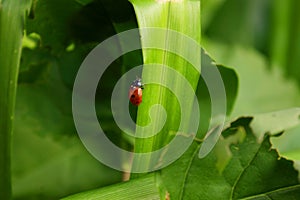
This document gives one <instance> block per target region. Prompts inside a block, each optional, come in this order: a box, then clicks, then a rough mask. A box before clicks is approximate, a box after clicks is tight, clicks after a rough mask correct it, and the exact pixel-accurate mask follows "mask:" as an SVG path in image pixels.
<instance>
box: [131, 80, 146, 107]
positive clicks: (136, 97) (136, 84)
mask: <svg viewBox="0 0 300 200" xmlns="http://www.w3.org/2000/svg"><path fill="white" fill-rule="evenodd" d="M143 89H144V86H143V84H142V79H141V78H136V79H135V81H133V82H132V83H131V85H130V88H129V94H128V97H129V100H130V102H131V103H132V104H133V105H135V106H138V105H140V103H142V95H143Z"/></svg>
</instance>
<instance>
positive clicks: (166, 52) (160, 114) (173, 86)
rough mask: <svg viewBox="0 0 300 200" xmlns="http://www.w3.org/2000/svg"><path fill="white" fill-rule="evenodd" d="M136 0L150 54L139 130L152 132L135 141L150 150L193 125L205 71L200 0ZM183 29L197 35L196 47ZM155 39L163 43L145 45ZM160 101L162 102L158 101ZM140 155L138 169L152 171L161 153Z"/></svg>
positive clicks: (137, 148) (146, 54) (146, 56)
mask: <svg viewBox="0 0 300 200" xmlns="http://www.w3.org/2000/svg"><path fill="white" fill-rule="evenodd" d="M131 3H132V4H133V6H134V9H135V12H136V15H137V20H138V24H139V28H141V31H140V34H141V43H142V47H143V59H144V68H143V74H142V79H143V81H144V83H145V89H144V90H143V102H142V104H141V105H140V106H139V109H138V118H137V124H138V125H139V126H138V127H137V130H136V135H137V136H142V137H149V136H152V137H149V138H137V139H136V141H135V152H136V153H144V152H152V151H154V150H158V149H160V148H161V147H162V146H163V145H165V144H167V143H168V141H170V139H171V138H172V137H173V136H172V135H173V134H172V132H177V131H180V132H183V133H187V132H188V131H189V128H190V127H189V126H190V117H191V114H192V109H193V103H194V93H195V90H196V86H197V84H198V80H199V76H200V37H201V34H200V1H197V0H196V1H190V0H183V1H154V0H147V1H144V0H132V1H131ZM186 24H193V26H186ZM148 27H156V28H161V29H155V30H159V31H157V32H156V33H155V31H154V32H153V30H152V32H151V29H143V28H148ZM176 33H177V34H176ZM178 33H179V35H180V34H184V35H185V36H187V37H188V38H189V39H192V40H193V41H194V43H196V44H197V45H196V47H195V48H194V47H193V46H190V45H189V44H190V43H189V42H187V41H186V40H185V39H186V38H184V37H182V36H181V35H180V36H181V37H180V36H179V35H178ZM149 44H151V45H152V46H153V45H154V46H156V47H157V46H159V47H160V48H159V47H157V49H154V48H152V49H146V48H145V46H147V45H148V46H149ZM151 45H150V46H151ZM189 52H193V54H190V53H189ZM176 54H177V55H176ZM178 54H179V55H178ZM186 55H190V56H186ZM185 56H186V57H185ZM189 58H192V59H193V61H190V60H188V59H189ZM191 63H193V65H194V66H193V65H192V64H191ZM162 65H164V66H167V67H162ZM189 84H190V86H189ZM189 87H190V88H189ZM155 104H159V105H160V106H155V107H152V106H153V105H155ZM161 106H162V107H163V108H164V109H165V112H164V110H163V109H162V107H161ZM151 108H152V109H151ZM150 110H151V112H150ZM149 112H150V113H151V114H150V115H151V117H149ZM166 116H167V119H166ZM165 119H166V122H165ZM196 121H197V119H196ZM142 126H147V128H146V129H144V128H142ZM160 127H161V128H162V129H161V130H159V129H160ZM154 134H156V135H155V136H153V135H154ZM194 134H195V132H194ZM138 155H139V156H140V155H141V156H142V154H138ZM139 156H136V157H135V162H134V164H133V169H134V168H136V169H137V170H139V169H142V171H143V170H145V171H147V169H149V170H153V167H154V166H155V165H157V163H156V161H157V160H156V159H157V158H158V157H155V158H154V157H152V158H151V156H150V157H147V158H145V159H141V157H139ZM162 165H164V164H162ZM150 168H152V169H150Z"/></svg>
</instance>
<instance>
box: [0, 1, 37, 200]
mask: <svg viewBox="0 0 300 200" xmlns="http://www.w3.org/2000/svg"><path fill="white" fill-rule="evenodd" d="M30 5H31V1H30V0H27V1H22V2H18V1H9V0H6V1H5V0H4V1H3V0H1V1H0V91H1V93H0V130H1V132H0V163H1V165H0V176H1V179H0V198H1V199H10V198H11V180H10V179H11V175H10V173H11V170H10V161H11V158H10V149H11V134H12V131H13V120H14V105H15V97H16V88H17V77H18V70H19V63H20V57H21V49H22V38H23V36H22V34H23V31H24V30H23V28H24V27H23V26H24V22H25V17H26V12H27V13H28V12H29V8H30Z"/></svg>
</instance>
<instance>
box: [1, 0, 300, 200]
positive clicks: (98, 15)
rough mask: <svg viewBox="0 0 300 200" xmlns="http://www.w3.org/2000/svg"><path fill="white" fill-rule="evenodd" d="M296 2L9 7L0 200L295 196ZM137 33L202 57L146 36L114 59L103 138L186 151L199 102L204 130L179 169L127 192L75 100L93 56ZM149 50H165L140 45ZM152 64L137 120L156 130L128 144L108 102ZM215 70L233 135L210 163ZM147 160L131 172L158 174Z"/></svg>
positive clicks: (128, 185)
mask: <svg viewBox="0 0 300 200" xmlns="http://www.w3.org/2000/svg"><path fill="white" fill-rule="evenodd" d="M299 6H300V4H299V1H297V0H286V1H280V0H274V1H272V0H265V1H261V0H244V1H240V0H226V1H225V0H201V6H200V0H174V1H173V0H168V1H163V0H131V1H130V2H129V1H127V0H116V1H110V0H43V1H42V0H35V1H33V2H31V1H22V2H21V1H20V2H19V1H12V0H2V1H1V0H0V91H1V93H0V130H1V131H0V177H1V179H0V199H10V198H11V197H13V198H14V199H41V198H42V199H58V198H62V197H66V199H167V197H168V196H170V199H172V200H173V199H184V200H185V199H187V200H189V199H191V200H193V199H299V198H300V182H299V180H300V178H299V177H300V175H299V172H298V171H299V169H300V164H299V163H300V145H299V142H298V141H299V140H300V136H299V131H300V126H299V124H300V121H299V119H300V118H299V116H300V112H299V106H300V104H299V102H300V92H299V83H300V78H299V74H300V73H299V62H300V60H299V58H300V56H299V47H300V45H299V41H300V39H299V38H300V34H299V31H300V24H299V20H298V19H299V17H298V15H299V14H298V13H299V12H298V10H299ZM30 8H31V9H30ZM200 13H201V18H200ZM27 16H28V17H27ZM136 27H140V28H143V27H156V28H158V27H159V28H165V29H171V30H175V31H178V32H180V33H181V34H185V35H187V36H188V37H190V38H192V39H193V41H195V42H196V43H197V44H199V45H200V44H201V46H202V48H203V49H205V53H204V51H203V50H202V49H200V48H199V49H195V48H191V46H189V44H188V43H187V42H186V41H185V40H184V39H183V38H181V37H176V38H174V35H172V33H171V32H172V31H170V30H168V31H167V32H164V33H163V34H149V33H151V32H147V31H146V29H143V30H141V32H140V34H141V41H140V42H141V47H143V49H141V51H134V52H129V53H127V54H126V55H123V56H121V57H120V58H119V59H117V60H115V61H114V62H113V63H112V64H111V65H110V66H109V68H108V69H107V70H106V71H105V73H104V75H103V77H102V78H101V80H100V81H99V85H98V89H97V94H96V97H95V104H96V106H95V109H96V111H97V117H98V120H99V124H100V125H101V127H102V128H103V129H104V131H105V133H106V135H107V136H108V138H109V139H110V140H112V141H113V142H114V144H116V145H117V146H119V147H122V148H124V149H127V150H133V149H134V150H133V151H134V152H136V153H141V152H151V151H153V150H157V149H160V148H162V147H165V146H166V145H167V144H168V143H169V142H170V141H171V140H172V139H174V135H175V133H176V132H177V131H180V136H179V138H180V140H182V141H185V140H187V139H190V137H188V136H190V135H188V134H187V133H188V132H189V125H190V122H194V121H193V120H194V118H192V117H191V116H193V114H194V113H195V112H196V109H195V107H193V106H194V102H195V100H197V101H198V103H199V110H200V111H201V114H200V116H197V117H199V119H198V118H197V120H196V121H197V122H199V124H200V125H199V128H198V129H197V131H195V133H193V134H192V136H196V137H195V138H194V140H192V144H191V145H190V146H189V148H188V149H187V151H185V152H184V154H183V155H182V156H181V157H180V158H179V159H178V160H176V161H175V162H173V163H171V164H170V165H169V166H167V167H166V168H163V169H161V170H158V171H155V172H151V173H149V174H147V175H144V174H139V175H136V174H131V180H130V181H126V182H121V181H122V175H123V180H125V179H128V175H129V174H127V173H123V174H122V173H121V172H118V171H116V170H113V169H110V168H109V167H107V166H104V165H103V164H101V163H99V162H98V161H97V160H96V159H95V158H93V157H92V155H91V154H90V153H89V152H88V151H87V150H86V149H85V147H84V146H83V145H82V143H81V141H80V139H79V137H78V136H77V133H76V129H75V126H74V122H73V119H72V99H71V95H72V88H73V84H74V80H75V77H76V74H77V71H78V69H79V67H80V65H81V63H82V61H83V60H84V58H85V57H86V56H87V54H88V53H89V52H90V51H91V50H92V49H93V48H94V47H95V46H96V45H97V44H99V43H101V42H102V41H103V40H105V39H107V38H108V37H110V36H112V35H114V34H115V33H118V32H122V31H125V30H128V29H131V28H136ZM201 30H202V34H200V32H201ZM22 39H23V43H22ZM152 43H153V44H156V45H158V46H161V47H162V48H161V49H149V48H147V49H146V48H144V47H145V46H147V45H149V44H152ZM122 45H123V44H122V42H120V48H121V49H122V47H123V46H122ZM22 47H23V49H22ZM21 50H22V51H21ZM169 50H171V51H173V52H171V51H169ZM200 51H202V53H200ZM21 52H22V54H21ZM178 52H183V54H185V53H186V54H187V55H189V56H190V57H191V58H193V59H194V60H195V61H196V65H194V66H193V63H190V62H189V61H188V60H186V58H185V57H180V56H178V55H176V53H178ZM19 63H20V69H19ZM142 63H144V64H146V65H145V66H144V68H143V72H142V79H143V82H146V84H145V88H144V90H143V102H142V104H141V105H140V106H139V107H138V108H136V107H134V106H132V105H129V110H130V114H131V116H132V119H133V120H135V121H136V122H137V125H140V126H145V125H149V124H151V127H150V129H149V130H147V131H145V129H143V128H142V127H140V126H138V127H137V129H136V134H137V135H140V136H141V135H142V136H148V135H153V134H156V133H157V134H156V135H155V136H153V137H149V138H139V139H135V140H132V138H131V137H128V136H126V135H125V134H124V133H123V131H124V130H120V128H119V127H118V126H117V124H116V123H115V122H114V118H113V116H112V111H111V109H110V107H111V93H112V90H113V89H114V86H115V84H116V82H117V81H118V79H119V78H120V77H121V76H122V75H123V74H125V73H126V72H127V71H128V70H130V69H132V68H133V67H135V66H137V65H141V64H142ZM153 63H155V64H163V65H167V66H169V68H171V69H172V70H175V71H176V72H178V75H176V76H174V73H173V72H171V71H170V70H167V69H166V68H160V67H155V65H153ZM200 63H201V67H200ZM147 64H150V65H147ZM151 64H152V65H151ZM205 68H208V69H209V68H217V69H218V71H219V73H220V76H221V77H222V80H223V82H224V88H225V94H226V102H225V103H226V113H225V114H226V126H225V127H224V128H223V130H222V134H221V136H220V138H219V140H218V142H217V144H216V145H215V146H214V148H213V149H212V151H210V152H209V154H208V155H207V156H205V157H204V158H202V159H200V158H199V151H200V149H201V148H207V147H209V148H210V147H211V148H212V146H211V144H209V145H208V144H207V141H208V140H209V137H207V136H206V134H207V133H210V132H213V131H212V130H214V128H215V126H212V125H211V122H212V123H214V122H215V121H217V120H218V116H217V115H214V114H215V113H213V112H212V109H211V106H212V100H211V94H210V93H209V89H208V86H207V85H206V83H205V81H204V77H203V76H201V75H203V74H201V70H202V72H203V69H205ZM200 69H201V70H200ZM18 75H19V76H18ZM17 76H18V79H17ZM180 77H183V78H184V80H183V79H181V78H180ZM291 77H292V78H291ZM151 81H155V82H156V83H155V84H153V83H151ZM185 81H187V82H188V83H189V84H190V85H191V88H192V92H190V91H189V90H188V89H187V88H186V87H185V85H184V84H185ZM161 84H169V85H168V86H167V87H165V86H163V85H161ZM17 86H18V88H17V90H16V87H17ZM170 88H174V90H173V91H172V90H171V89H170ZM16 91H17V93H16ZM122 92H124V93H127V92H128V91H127V90H126V91H122ZM194 94H195V95H196V99H194V98H193V97H194ZM15 99H16V102H15ZM182 99H184V100H183V103H182V104H181V105H180V103H179V102H180V101H181V100H182ZM219 100H220V99H218V101H219ZM220 102H221V100H220ZM221 103H222V102H221ZM155 104H160V105H161V106H162V107H164V109H165V112H164V110H163V109H157V108H158V106H154V107H152V106H153V105H155ZM14 107H15V109H14ZM153 111H154V112H153ZM183 111H184V112H183ZM14 113H15V115H14ZM165 114H167V118H166V119H167V120H166V122H165V123H164V120H163V119H164V116H165ZM181 121H182V122H183V123H182V129H180V130H179V127H180V126H179V122H181ZM13 124H14V129H12V127H13ZM157 127H162V129H161V130H159V131H158V132H156V130H157ZM12 130H14V131H13V133H14V134H13V135H12V134H11V133H12ZM203 141H206V142H204V143H203ZM11 143H12V145H11ZM164 156H165V155H164V154H163V155H161V160H162V161H161V162H162V163H163V161H164V159H165V158H167V157H166V156H165V157H164ZM151 159H152V158H149V160H146V161H145V160H141V159H140V158H139V157H138V156H137V157H135V158H134V167H136V168H144V167H149V166H150V165H151ZM122 162H123V163H122V164H123V165H129V164H130V163H129V162H130V161H127V160H126V161H123V160H122ZM297 170H298V171H297ZM126 177H127V178H126ZM11 179H12V180H11ZM110 184H111V185H110ZM107 185H110V186H107ZM104 186H107V187H104ZM96 188H98V189H96ZM11 189H12V191H13V192H12V193H13V194H11ZM73 194H74V195H73ZM69 195H70V196H69Z"/></svg>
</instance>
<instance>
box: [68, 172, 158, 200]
mask: <svg viewBox="0 0 300 200" xmlns="http://www.w3.org/2000/svg"><path fill="white" fill-rule="evenodd" d="M64 199H65V200H67V199H70V200H76V199H78V200H81V199H95V200H96V199H99V200H100V199H101V200H111V199H118V200H133V199H143V200H144V199H145V200H147V199H149V200H150V199H151V200H155V199H157V200H159V199H160V196H159V192H158V188H157V186H156V179H155V174H151V175H148V176H144V177H141V178H137V179H135V180H131V181H128V182H123V183H119V184H115V185H112V186H108V187H104V188H100V189H97V190H93V191H88V192H83V193H80V194H76V195H73V196H69V197H67V198H64Z"/></svg>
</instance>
